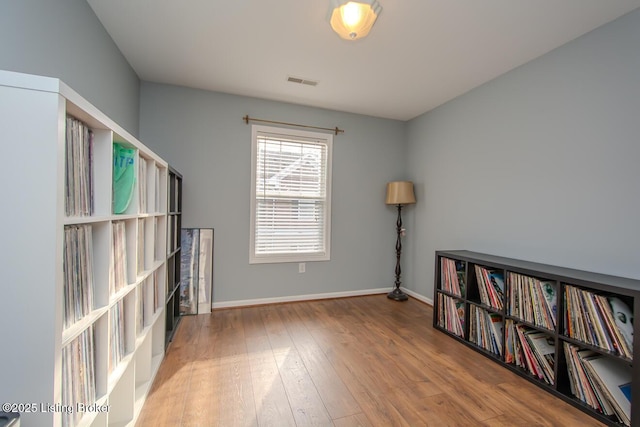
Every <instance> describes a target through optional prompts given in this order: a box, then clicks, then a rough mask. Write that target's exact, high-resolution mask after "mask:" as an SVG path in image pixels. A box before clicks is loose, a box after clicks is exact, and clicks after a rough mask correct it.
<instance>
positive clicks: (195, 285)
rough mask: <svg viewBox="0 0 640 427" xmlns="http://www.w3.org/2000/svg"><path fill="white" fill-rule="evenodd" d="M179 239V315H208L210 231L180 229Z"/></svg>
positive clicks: (211, 248) (209, 297) (211, 232)
mask: <svg viewBox="0 0 640 427" xmlns="http://www.w3.org/2000/svg"><path fill="white" fill-rule="evenodd" d="M180 239H181V248H182V253H181V255H180V280H181V283H180V314H203V313H211V303H212V295H213V228H183V229H181V231H180Z"/></svg>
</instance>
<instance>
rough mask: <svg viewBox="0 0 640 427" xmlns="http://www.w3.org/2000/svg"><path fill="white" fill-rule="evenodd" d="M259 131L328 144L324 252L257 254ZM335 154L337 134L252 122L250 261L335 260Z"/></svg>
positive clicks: (260, 262) (263, 262) (253, 262)
mask: <svg viewBox="0 0 640 427" xmlns="http://www.w3.org/2000/svg"><path fill="white" fill-rule="evenodd" d="M258 133H270V134H275V135H286V136H288V137H301V138H304V139H316V140H321V141H323V142H325V143H326V144H327V171H326V177H325V179H326V190H325V191H326V202H325V213H324V214H325V227H324V248H325V251H324V252H323V253H317V254H308V253H304V254H267V255H256V253H255V243H256V242H255V230H256V166H257V161H258ZM332 156H333V135H332V134H326V133H319V132H309V131H302V130H296V129H287V128H277V127H272V126H262V125H251V202H250V207H251V209H250V217H251V226H250V230H249V240H250V243H249V264H265V263H285V262H312V261H329V260H330V259H331V167H332V166H331V163H332Z"/></svg>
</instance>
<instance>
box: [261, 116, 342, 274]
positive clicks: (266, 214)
mask: <svg viewBox="0 0 640 427" xmlns="http://www.w3.org/2000/svg"><path fill="white" fill-rule="evenodd" d="M251 141H252V147H251V231H250V233H251V252H250V256H249V262H250V263H252V264H253V263H267V262H303V261H326V260H328V259H329V246H330V245H329V243H330V234H331V214H330V212H331V148H332V144H333V135H330V134H322V133H316V132H306V131H294V130H290V129H280V128H274V127H267V126H258V125H253V126H252V131H251Z"/></svg>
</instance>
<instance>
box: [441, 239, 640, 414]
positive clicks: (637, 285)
mask: <svg viewBox="0 0 640 427" xmlns="http://www.w3.org/2000/svg"><path fill="white" fill-rule="evenodd" d="M442 258H448V259H451V260H454V261H458V262H459V264H458V265H459V266H463V269H462V270H461V271H462V277H464V284H465V286H464V292H463V293H462V294H461V295H456V294H455V293H453V292H451V291H447V290H445V289H443V281H444V280H443V276H442V270H443V268H442V263H441V260H442ZM476 265H478V266H481V267H486V268H489V269H493V270H496V271H499V272H501V273H502V274H503V277H504V294H503V296H502V298H503V300H502V302H503V304H502V308H501V309H498V308H495V307H491V306H488V305H486V304H483V303H482V302H481V299H480V293H479V289H478V281H477V277H476V272H475V266H476ZM508 273H519V274H522V275H525V276H529V277H534V278H538V279H541V280H545V281H548V282H551V283H553V284H555V290H556V307H557V311H556V322H555V328H554V329H548V328H545V327H541V326H539V325H536V324H535V323H532V322H530V321H526V320H524V319H521V318H519V317H517V316H514V315H513V314H509V313H510V311H509V307H508V305H509V296H510V292H511V291H512V284H511V283H510V282H509V279H508V276H509V275H508ZM566 286H573V287H577V288H580V289H583V290H587V291H592V292H593V293H596V294H603V295H607V296H617V297H619V298H620V299H622V300H624V301H625V302H626V303H627V304H628V306H629V308H630V310H631V311H632V312H633V314H634V315H633V329H634V330H639V329H640V319H638V318H637V316H635V314H637V313H639V312H640V280H636V279H630V278H624V277H618V276H611V275H606V274H600V273H593V272H588V271H583V270H576V269H571V268H564V267H559V266H554V265H547V264H542V263H535V262H529V261H523V260H518V259H512V258H506V257H501V256H495V255H488V254H483V253H477V252H471V251H466V250H452V251H436V254H435V281H434V298H433V303H434V315H433V327H434V328H436V329H438V330H439V331H441V332H443V333H445V334H447V335H449V336H451V337H452V338H454V339H456V340H458V341H459V342H461V343H463V344H465V345H467V346H468V347H470V348H472V349H474V350H475V351H477V352H478V353H480V354H482V355H484V356H485V357H488V358H489V359H491V360H493V361H495V362H496V363H499V364H501V365H503V366H504V367H506V368H507V369H509V370H511V371H512V372H514V373H516V374H517V375H520V376H521V377H523V378H526V379H527V380H529V381H530V382H532V383H533V384H536V385H537V386H539V387H541V388H542V389H544V390H546V391H547V392H549V393H551V394H553V395H555V396H557V397H558V398H560V399H562V400H564V401H565V402H568V403H570V404H571V405H573V406H575V407H577V408H579V409H580V410H582V411H584V412H585V413H587V414H589V415H591V416H592V417H593V418H595V419H597V420H598V421H600V422H603V423H605V424H607V425H609V426H624V424H623V423H620V422H619V421H618V420H617V418H616V417H615V416H606V415H604V414H602V413H600V412H598V411H597V410H595V409H593V408H591V407H590V406H589V405H587V404H585V403H583V402H582V401H581V400H580V399H578V398H576V397H574V395H573V394H572V392H571V386H570V378H569V373H568V368H567V359H566V356H565V353H564V348H563V343H564V342H567V343H570V344H573V345H576V346H578V347H580V349H585V350H591V351H594V352H596V353H598V354H600V355H603V356H604V357H608V358H615V359H617V360H620V361H622V362H624V363H625V364H627V365H629V366H631V390H632V392H631V423H630V425H631V426H640V412H638V409H637V408H640V366H639V364H637V363H636V364H634V363H633V359H635V360H638V358H639V357H640V342H639V341H638V339H637V338H635V335H634V337H633V350H632V355H633V359H630V358H628V357H624V356H623V355H620V354H618V353H615V352H612V351H609V350H606V349H603V348H600V347H597V346H594V345H590V344H588V343H586V342H583V341H581V340H579V339H576V338H571V337H569V336H567V334H566V333H565V323H566V322H567V315H566V310H567V307H566V302H565V294H564V291H565V287H566ZM440 298H452V299H454V303H457V305H455V307H456V309H457V310H456V314H457V315H459V314H460V313H462V312H463V313H464V325H463V334H462V336H459V335H457V334H456V333H454V332H453V331H452V330H449V329H447V325H446V324H442V325H441V324H440V323H441V321H440V319H441V316H440V314H442V313H446V310H445V309H444V308H443V307H442V306H441V300H440ZM445 301H446V299H443V302H445ZM471 306H476V307H478V308H481V309H484V310H487V311H488V312H490V313H495V314H497V315H499V316H501V317H502V322H503V328H502V337H501V339H502V341H501V345H502V349H503V351H502V354H498V353H494V352H492V351H490V350H487V349H485V348H483V347H481V346H479V345H477V344H476V343H475V342H473V341H471V339H470V332H471V320H472V319H471V316H470V310H471V309H470V307H471ZM507 319H511V320H513V321H514V322H517V323H522V324H525V325H526V326H528V327H530V328H532V329H535V330H537V331H540V332H544V333H546V334H548V335H549V336H550V337H551V338H553V341H554V346H555V353H554V355H553V360H554V381H553V384H548V383H546V382H545V381H543V380H541V379H539V378H538V377H536V376H535V375H532V374H531V373H529V372H528V371H527V370H526V369H524V368H521V367H519V366H517V365H515V364H512V363H508V362H506V361H505V354H504V353H505V352H504V349H505V329H506V328H505V323H506V320H507ZM451 329H454V327H451Z"/></svg>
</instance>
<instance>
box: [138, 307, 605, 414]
mask: <svg viewBox="0 0 640 427" xmlns="http://www.w3.org/2000/svg"><path fill="white" fill-rule="evenodd" d="M432 314H433V313H432V308H431V307H430V306H428V305H426V304H423V303H421V302H419V301H416V300H414V299H409V301H407V302H404V303H399V302H396V301H392V300H389V299H387V298H386V296H385V295H372V296H365V297H354V298H344V299H334V300H321V301H310V302H296V303H289V304H277V305H267V306H258V307H246V308H237V309H226V310H217V311H214V312H213V313H212V314H211V315H199V316H188V317H184V318H183V319H182V321H181V324H180V326H179V327H178V331H177V332H176V335H175V338H174V342H173V343H172V344H171V346H170V347H169V350H168V352H167V354H166V357H165V359H164V361H163V362H162V365H161V367H160V370H159V372H158V374H157V376H156V379H155V382H154V384H153V386H152V389H151V391H150V393H149V396H148V398H147V401H146V403H145V406H144V408H143V410H142V413H141V414H140V418H139V420H138V423H137V427H147V426H149V427H157V426H223V427H230V426H231V427H232V426H238V427H250V426H274V427H283V426H336V427H349V426H510V427H513V426H534V425H535V426H576V425H579V426H581V427H588V426H602V424H600V423H599V422H596V421H595V420H594V419H593V418H591V417H589V416H588V415H586V414H584V413H582V412H581V411H579V410H578V409H576V408H574V407H573V406H571V405H568V404H567V403H565V402H563V401H562V400H560V399H558V398H555V397H553V396H552V395H550V394H548V393H546V392H544V391H542V390H540V389H539V388H537V387H536V386H534V385H532V384H530V383H529V382H528V381H526V380H524V379H523V378H520V377H519V376H517V375H515V374H514V373H512V372H511V371H509V370H507V369H506V368H503V367H501V366H499V365H497V364H496V363H494V362H492V361H490V360H488V359H487V358H485V357H483V356H481V355H480V354H478V353H476V352H474V351H473V350H471V349H469V348H467V347H466V346H464V345H462V344H460V343H459V342H457V341H455V340H453V339H451V338H449V337H447V336H446V335H444V334H443V333H441V332H439V331H437V330H435V329H433V327H432V326H431V325H432Z"/></svg>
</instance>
